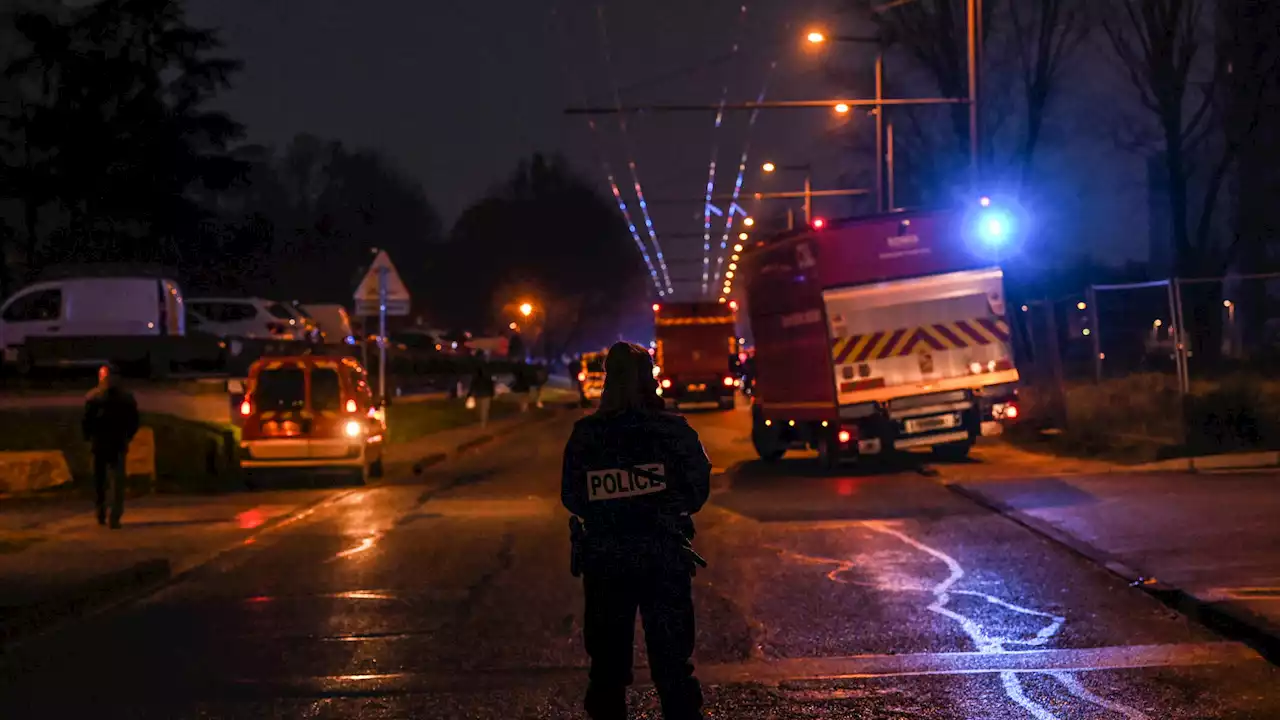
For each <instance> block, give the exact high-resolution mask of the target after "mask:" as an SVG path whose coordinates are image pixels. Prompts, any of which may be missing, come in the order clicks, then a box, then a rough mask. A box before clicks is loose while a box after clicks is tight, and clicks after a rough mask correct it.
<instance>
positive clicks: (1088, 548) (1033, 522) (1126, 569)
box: [943, 483, 1280, 665]
mask: <svg viewBox="0 0 1280 720" xmlns="http://www.w3.org/2000/svg"><path fill="white" fill-rule="evenodd" d="M943 486H944V487H946V488H947V489H948V490H950V491H951V492H953V493H955V494H957V495H959V496H961V497H963V498H965V499H967V500H969V501H970V502H972V503H974V504H976V505H978V506H980V507H983V508H986V509H987V510H990V511H992V512H995V513H997V514H999V515H1001V516H1003V517H1005V518H1008V519H1009V520H1011V521H1013V522H1014V523H1017V524H1018V525H1021V526H1022V527H1024V528H1026V529H1028V530H1030V531H1031V532H1033V533H1036V534H1037V535H1040V536H1041V537H1044V538H1045V539H1047V540H1050V541H1051V542H1053V543H1056V544H1058V545H1061V546H1062V547H1064V548H1066V549H1067V550H1069V551H1071V552H1072V553H1073V554H1075V555H1077V556H1079V557H1081V558H1083V559H1085V560H1087V561H1089V562H1091V563H1093V564H1095V565H1098V566H1100V567H1102V568H1103V569H1105V570H1107V571H1108V572H1110V573H1111V574H1113V575H1115V576H1116V577H1118V578H1120V579H1121V580H1124V581H1125V582H1126V583H1128V584H1129V586H1130V587H1135V588H1137V589H1139V590H1141V591H1143V592H1144V593H1146V594H1147V595H1150V596H1151V597H1153V598H1155V599H1156V600H1158V601H1159V602H1160V603H1161V604H1163V605H1164V606H1165V607H1168V608H1169V609H1170V610H1173V611H1174V612H1177V613H1179V614H1181V615H1183V616H1185V617H1186V618H1187V619H1189V620H1191V621H1192V622H1196V623H1199V624H1201V625H1204V626H1205V627H1207V628H1209V629H1210V630H1213V631H1214V632H1216V633H1218V634H1219V635H1222V636H1223V637H1225V638H1228V639H1230V640H1235V641H1238V642H1241V643H1244V644H1245V645H1248V646H1249V647H1251V648H1253V649H1254V650H1256V651H1257V652H1258V654H1259V655H1262V656H1263V657H1264V658H1266V659H1267V661H1268V662H1270V663H1272V664H1276V665H1280V624H1277V623H1276V622H1274V621H1272V620H1270V619H1268V618H1265V617H1263V616H1261V615H1258V614H1257V613H1255V612H1253V611H1251V610H1249V609H1248V608H1245V607H1242V606H1239V605H1235V604H1233V603H1230V602H1214V601H1210V600H1205V599H1203V598H1199V597H1197V596H1195V595H1193V594H1191V593H1190V592H1187V591H1186V590H1183V589H1182V588H1179V587H1175V586H1172V585H1168V584H1165V583H1162V582H1160V581H1159V580H1158V579H1157V578H1154V577H1150V576H1148V575H1144V574H1143V573H1142V572H1140V571H1139V570H1137V569H1136V568H1133V567H1131V566H1129V565H1127V564H1126V563H1124V562H1122V561H1120V560H1119V559H1118V558H1116V557H1114V556H1112V555H1111V554H1110V553H1107V552H1105V551H1103V550H1101V549H1099V548H1096V547H1094V546H1092V545H1090V544H1089V543H1086V542H1084V541H1083V540H1080V539H1079V538H1077V537H1075V536H1073V535H1070V534H1068V533H1066V532H1063V531H1062V530H1059V529H1058V528H1057V527H1054V526H1053V525H1051V524H1049V523H1047V522H1045V521H1043V520H1040V519H1039V518H1036V517H1033V516H1031V515H1029V514H1027V513H1024V512H1022V511H1021V510H1018V509H1016V508H1014V507H1012V506H1010V505H1008V504H1006V503H1003V502H1001V501H999V500H996V499H994V498H992V497H990V496H988V495H986V494H985V493H983V492H981V491H979V490H974V489H973V488H969V487H965V486H963V485H959V484H956V483H944V484H943Z"/></svg>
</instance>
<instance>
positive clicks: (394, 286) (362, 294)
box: [354, 250, 409, 303]
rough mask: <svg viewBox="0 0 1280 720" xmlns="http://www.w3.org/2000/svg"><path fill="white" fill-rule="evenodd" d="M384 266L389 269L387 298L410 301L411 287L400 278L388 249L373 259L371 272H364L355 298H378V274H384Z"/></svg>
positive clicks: (396, 300) (395, 300)
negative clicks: (406, 285)
mask: <svg viewBox="0 0 1280 720" xmlns="http://www.w3.org/2000/svg"><path fill="white" fill-rule="evenodd" d="M383 268H386V269H387V300H389V301H393V302H400V303H406V302H409V288H407V287H405V285H404V280H401V279H400V273H398V272H396V266H395V265H393V264H392V263H391V256H389V255H387V251H386V250H383V251H381V252H379V253H378V257H376V258H374V259H373V264H372V265H370V266H369V272H367V273H365V274H364V279H363V280H361V281H360V287H358V288H356V292H355V296H354V297H355V299H356V300H373V301H376V300H377V299H378V276H379V275H381V274H382V269H383Z"/></svg>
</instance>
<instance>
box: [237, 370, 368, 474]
mask: <svg viewBox="0 0 1280 720" xmlns="http://www.w3.org/2000/svg"><path fill="white" fill-rule="evenodd" d="M239 414H240V418H239V420H240V422H241V428H242V429H241V439H240V467H241V468H244V469H245V470H248V471H251V472H254V471H264V470H267V471H269V470H284V469H305V470H315V471H323V472H342V473H345V474H348V475H350V476H352V478H353V479H354V480H356V481H357V482H359V483H364V482H367V481H368V479H369V478H370V477H379V476H381V475H382V458H383V449H384V447H385V446H386V434H387V424H386V416H385V413H384V412H383V409H382V408H381V407H379V406H378V405H377V404H376V403H375V402H374V399H373V392H372V391H371V390H370V387H369V379H368V374H367V373H366V372H365V369H364V367H362V366H361V365H360V363H359V362H357V361H356V360H355V359H353V358H334V357H317V356H311V355H303V356H283V357H263V358H261V359H259V360H258V361H257V362H255V363H254V364H253V365H252V366H251V367H250V368H249V377H248V383H247V385H246V387H245V396H244V400H243V401H241V403H240V408H239Z"/></svg>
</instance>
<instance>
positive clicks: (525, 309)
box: [520, 303, 533, 317]
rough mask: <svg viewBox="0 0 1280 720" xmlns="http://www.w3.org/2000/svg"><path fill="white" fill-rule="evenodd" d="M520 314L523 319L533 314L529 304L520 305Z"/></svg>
mask: <svg viewBox="0 0 1280 720" xmlns="http://www.w3.org/2000/svg"><path fill="white" fill-rule="evenodd" d="M520 314H521V315H523V316H525V317H529V316H530V315H532V314H533V306H532V305H530V304H529V303H522V304H521V305H520Z"/></svg>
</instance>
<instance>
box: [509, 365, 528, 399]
mask: <svg viewBox="0 0 1280 720" xmlns="http://www.w3.org/2000/svg"><path fill="white" fill-rule="evenodd" d="M512 375H513V376H512V378H511V392H513V393H527V392H529V390H531V389H532V388H533V368H532V367H530V366H529V365H526V364H524V363H521V364H519V365H516V367H515V371H514V372H513V374H512Z"/></svg>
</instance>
